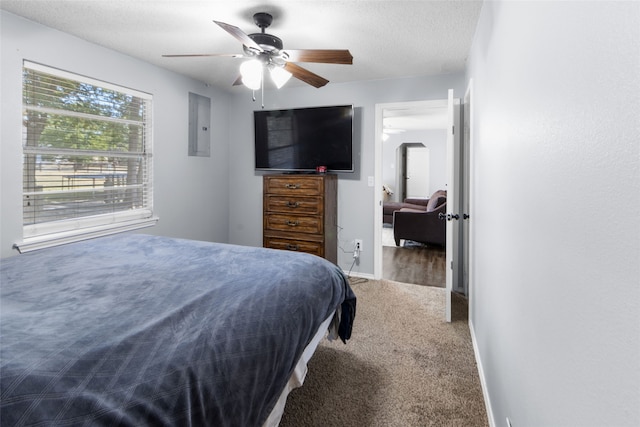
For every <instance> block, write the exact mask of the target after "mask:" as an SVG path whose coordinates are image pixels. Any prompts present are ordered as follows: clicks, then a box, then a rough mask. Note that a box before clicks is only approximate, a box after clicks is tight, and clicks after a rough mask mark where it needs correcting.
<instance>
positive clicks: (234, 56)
mask: <svg viewBox="0 0 640 427" xmlns="http://www.w3.org/2000/svg"><path fill="white" fill-rule="evenodd" d="M162 56H163V57H164V58H189V57H204V56H226V57H231V58H244V55H242V54H239V53H187V54H180V55H162Z"/></svg>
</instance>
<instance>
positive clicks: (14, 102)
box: [0, 11, 230, 257]
mask: <svg viewBox="0 0 640 427" xmlns="http://www.w3.org/2000/svg"><path fill="white" fill-rule="evenodd" d="M0 19H1V21H0V27H1V33H0V35H1V39H2V41H1V43H2V45H1V55H2V56H1V58H2V64H1V74H2V75H1V85H2V86H1V90H2V110H1V113H2V117H1V126H2V131H1V140H0V164H1V166H2V168H1V169H2V170H1V172H0V190H1V195H0V210H1V212H2V216H1V224H0V254H1V256H2V257H5V256H9V255H13V254H15V253H16V252H15V251H13V250H12V249H11V247H12V245H13V243H14V242H15V241H19V240H21V239H22V196H21V191H22V184H21V177H22V134H21V132H22V126H21V109H22V94H21V89H22V75H21V68H22V61H23V59H28V60H31V61H34V62H39V63H42V64H45V65H49V66H52V67H57V68H60V69H64V70H67V71H71V72H74V73H78V74H83V75H87V76H90V77H93V78H95V79H100V80H105V81H108V82H111V83H115V84H119V85H122V86H127V87H131V88H134V89H137V90H140V91H143V92H148V93H151V94H153V97H154V98H153V140H154V180H155V187H154V193H155V194H154V196H155V197H154V203H155V204H154V207H155V210H156V212H157V214H158V216H159V217H160V221H159V222H158V224H157V225H156V226H155V227H152V228H147V229H144V232H145V233H152V234H162V235H167V236H174V237H184V238H192V239H198V240H209V241H220V242H226V241H227V240H228V229H229V228H228V227H229V224H228V217H229V214H228V212H229V211H228V185H227V178H228V171H229V166H228V110H227V104H228V101H229V97H230V95H228V94H226V93H224V92H221V91H217V90H213V89H211V88H207V87H206V86H205V85H204V84H203V83H201V82H198V81H194V80H191V79H188V78H185V77H183V76H180V75H178V74H174V73H171V72H168V71H166V70H163V69H160V68H157V67H154V66H152V65H149V64H147V63H144V62H141V61H138V60H135V59H133V58H131V57H128V56H125V55H122V54H119V53H116V52H114V51H111V50H108V49H105V48H102V47H100V46H96V45H94V44H91V43H88V42H85V41H83V40H80V39H78V38H75V37H72V36H69V35H67V34H64V33H61V32H59V31H55V30H52V29H50V28H47V27H43V26H41V25H38V24H35V23H33V22H31V21H27V20H24V19H22V18H19V17H17V16H15V15H12V14H10V13H7V12H4V11H0ZM190 91H191V92H194V93H198V94H200V95H204V96H208V97H211V101H212V115H213V118H212V128H213V138H212V142H211V153H212V155H211V157H189V156H188V155H187V139H188V128H187V125H188V93H189V92H190Z"/></svg>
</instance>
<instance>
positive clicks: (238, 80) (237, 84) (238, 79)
mask: <svg viewBox="0 0 640 427" xmlns="http://www.w3.org/2000/svg"><path fill="white" fill-rule="evenodd" d="M241 84H242V76H238V78H237V79H236V80H235V81H234V82H233V84H232V85H231V86H240V85H241Z"/></svg>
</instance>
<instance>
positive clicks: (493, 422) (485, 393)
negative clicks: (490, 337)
mask: <svg viewBox="0 0 640 427" xmlns="http://www.w3.org/2000/svg"><path fill="white" fill-rule="evenodd" d="M469 332H470V334H471V343H472V344H473V354H474V356H475V358H476V366H478V376H479V377H480V386H481V387H482V396H483V397H484V406H485V409H486V411H487V418H488V421H489V427H497V424H496V420H495V418H494V417H493V410H492V406H491V399H489V391H488V390H487V380H486V378H485V376H484V368H483V367H482V359H481V358H480V351H479V350H478V342H477V341H476V331H475V329H474V327H473V320H472V319H469Z"/></svg>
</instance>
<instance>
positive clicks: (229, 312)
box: [0, 234, 356, 426]
mask: <svg viewBox="0 0 640 427" xmlns="http://www.w3.org/2000/svg"><path fill="white" fill-rule="evenodd" d="M0 269H1V283H0V291H1V294H0V316H1V318H0V332H1V342H0V344H1V347H0V378H1V382H0V389H1V403H0V417H1V422H2V426H13V425H42V426H44V425H73V426H75V425H78V426H81V425H82V426H88V425H125V426H134V425H135V426H140V425H153V426H186V425H193V426H207V425H211V426H264V425H277V423H278V422H279V420H280V416H281V414H282V408H283V406H284V401H285V400H286V394H287V393H288V391H289V390H290V389H291V388H292V387H295V386H296V385H299V384H300V383H301V381H302V380H303V379H304V374H305V372H306V367H305V362H306V361H307V360H308V358H309V357H310V355H311V354H312V353H313V350H314V348H315V345H317V343H318V341H319V339H320V338H322V336H324V335H326V333H327V329H328V330H329V333H330V336H331V337H336V338H337V337H339V338H340V339H342V341H344V342H346V340H347V339H349V337H350V335H351V327H352V324H353V318H354V316H355V303H356V297H355V295H354V294H353V291H352V289H351V288H350V286H349V283H348V281H347V280H346V278H345V276H344V274H343V273H342V271H341V270H340V269H339V268H338V267H337V266H335V265H334V264H332V263H330V262H328V261H326V260H324V259H322V258H319V257H316V256H313V255H309V254H303V253H295V252H288V251H279V250H273V249H265V248H254V247H245V246H236V245H229V244H216V243H207V242H198V241H192V240H184V239H174V238H168V237H159V236H150V235H143V234H123V235H117V236H110V237H103V238H99V239H93V240H89V241H84V242H79V243H73V244H68V245H64V246H60V247H56V248H50V249H43V250H40V251H36V252H31V253H27V254H22V255H17V256H14V257H9V258H7V259H4V260H2V263H1V265H0ZM296 374H297V375H296Z"/></svg>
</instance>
